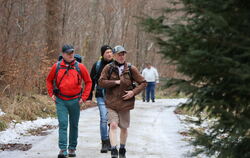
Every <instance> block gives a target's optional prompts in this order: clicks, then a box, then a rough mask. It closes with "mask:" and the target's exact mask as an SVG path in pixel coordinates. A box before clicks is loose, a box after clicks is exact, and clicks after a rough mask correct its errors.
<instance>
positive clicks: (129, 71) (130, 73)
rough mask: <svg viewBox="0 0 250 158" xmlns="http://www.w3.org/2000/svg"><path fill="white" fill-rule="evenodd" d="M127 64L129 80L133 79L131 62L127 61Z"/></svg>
mask: <svg viewBox="0 0 250 158" xmlns="http://www.w3.org/2000/svg"><path fill="white" fill-rule="evenodd" d="M127 65H128V73H129V76H130V80H131V81H133V77H132V71H131V67H132V64H131V63H128V64H127Z"/></svg>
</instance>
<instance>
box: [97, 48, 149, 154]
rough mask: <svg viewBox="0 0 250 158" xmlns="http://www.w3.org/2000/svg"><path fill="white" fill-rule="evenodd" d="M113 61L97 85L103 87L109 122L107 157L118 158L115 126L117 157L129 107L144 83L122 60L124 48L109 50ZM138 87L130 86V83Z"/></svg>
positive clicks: (138, 73) (134, 70) (121, 146)
mask: <svg viewBox="0 0 250 158" xmlns="http://www.w3.org/2000/svg"><path fill="white" fill-rule="evenodd" d="M113 53H114V62H112V63H111V64H108V65H106V66H105V67H104V69H103V71H102V73H101V77H100V79H99V85H100V86H101V87H103V88H106V99H105V103H106V107H107V108H108V123H109V125H110V132H109V136H110V143H111V157H112V158H118V150H117V147H116V146H117V141H116V140H117V138H116V137H117V134H116V133H117V128H118V127H119V128H120V149H119V158H125V157H126V156H125V153H126V149H125V144H126V141H127V135H128V131H127V129H128V127H129V124H130V110H132V109H133V108H134V103H135V95H137V94H139V93H140V92H141V91H142V90H143V89H144V88H145V87H146V85H147V83H146V81H145V79H144V78H143V77H142V75H141V74H140V72H139V71H138V70H137V68H136V67H135V66H133V65H131V64H129V63H127V62H126V54H127V51H126V50H125V49H124V48H123V47H122V46H116V47H115V48H114V50H113ZM134 81H135V82H137V83H138V86H136V87H134V86H133V82H134Z"/></svg>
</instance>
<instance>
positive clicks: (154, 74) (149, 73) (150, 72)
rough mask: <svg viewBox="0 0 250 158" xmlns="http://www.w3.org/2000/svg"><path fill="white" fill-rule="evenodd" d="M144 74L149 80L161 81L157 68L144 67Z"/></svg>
mask: <svg viewBox="0 0 250 158" xmlns="http://www.w3.org/2000/svg"><path fill="white" fill-rule="evenodd" d="M142 76H143V77H144V78H145V80H146V81H147V82H156V83H159V74H158V71H157V70H156V68H154V67H152V66H151V67H150V68H149V69H148V68H145V69H143V71H142Z"/></svg>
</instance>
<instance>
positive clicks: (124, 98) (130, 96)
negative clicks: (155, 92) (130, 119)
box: [122, 91, 134, 100]
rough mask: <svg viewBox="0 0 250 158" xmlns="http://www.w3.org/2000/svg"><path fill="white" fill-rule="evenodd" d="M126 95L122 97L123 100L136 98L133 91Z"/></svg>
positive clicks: (127, 92)
mask: <svg viewBox="0 0 250 158" xmlns="http://www.w3.org/2000/svg"><path fill="white" fill-rule="evenodd" d="M125 93H126V94H125V95H124V96H122V98H123V100H128V99H130V98H132V97H133V96H134V92H133V91H125Z"/></svg>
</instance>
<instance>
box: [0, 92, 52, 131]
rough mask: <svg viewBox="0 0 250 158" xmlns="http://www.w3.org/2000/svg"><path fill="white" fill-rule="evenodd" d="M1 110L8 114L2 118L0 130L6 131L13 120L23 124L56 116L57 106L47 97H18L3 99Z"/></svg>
mask: <svg viewBox="0 0 250 158" xmlns="http://www.w3.org/2000/svg"><path fill="white" fill-rule="evenodd" d="M0 108H1V109H2V111H3V112H5V113H6V114H5V115H2V116H0V130H3V129H5V128H6V127H7V125H8V123H10V122H11V121H13V120H15V121H16V122H21V121H22V120H35V119H37V118H38V117H42V118H46V117H49V116H52V117H54V116H55V115H56V108H55V104H54V102H53V101H52V100H51V99H50V98H49V97H48V96H46V95H31V96H23V95H17V96H15V97H14V98H13V99H11V98H8V97H1V99H0Z"/></svg>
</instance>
